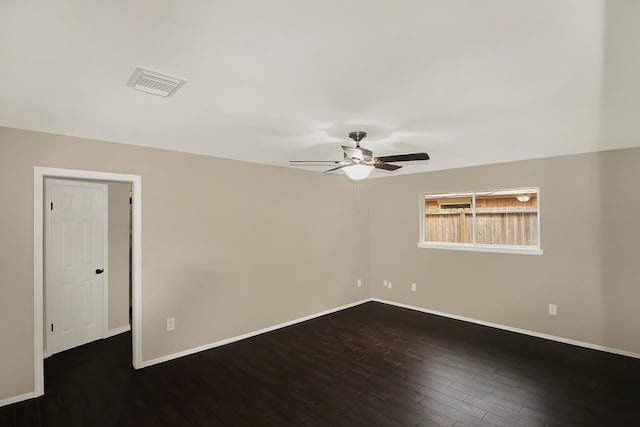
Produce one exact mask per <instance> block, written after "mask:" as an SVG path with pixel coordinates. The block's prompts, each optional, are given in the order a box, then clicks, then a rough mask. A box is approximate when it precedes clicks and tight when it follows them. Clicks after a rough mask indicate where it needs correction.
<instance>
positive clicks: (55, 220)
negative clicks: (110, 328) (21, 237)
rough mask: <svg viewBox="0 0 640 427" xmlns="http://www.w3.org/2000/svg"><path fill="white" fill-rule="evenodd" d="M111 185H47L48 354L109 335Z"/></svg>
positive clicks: (54, 182)
mask: <svg viewBox="0 0 640 427" xmlns="http://www.w3.org/2000/svg"><path fill="white" fill-rule="evenodd" d="M107 188H108V187H107V185H106V184H96V183H86V182H77V181H65V180H53V179H51V180H47V197H48V200H47V206H48V208H49V212H48V215H47V217H46V218H47V221H46V226H47V232H46V238H45V239H46V242H45V246H46V256H47V259H46V274H45V278H46V284H45V298H46V310H47V311H46V326H45V331H46V335H45V336H46V349H47V353H48V354H50V355H51V354H55V353H58V352H60V351H64V350H67V349H69V348H73V347H77V346H79V345H83V344H86V343H88V342H91V341H95V340H97V339H100V338H103V336H104V314H105V311H104V310H105V308H104V307H105V304H106V300H105V298H104V294H105V292H104V291H105V286H106V283H105V279H104V277H105V276H104V275H103V274H96V269H102V268H105V267H106V265H105V263H106V243H107V227H106V225H107V191H108V190H107Z"/></svg>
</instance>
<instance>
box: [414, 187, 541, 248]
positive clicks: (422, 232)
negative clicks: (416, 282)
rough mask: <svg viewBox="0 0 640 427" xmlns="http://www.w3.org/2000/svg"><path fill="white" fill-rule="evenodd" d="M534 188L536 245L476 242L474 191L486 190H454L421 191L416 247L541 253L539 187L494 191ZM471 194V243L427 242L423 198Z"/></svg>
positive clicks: (529, 188)
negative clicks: (536, 224) (438, 191)
mask: <svg viewBox="0 0 640 427" xmlns="http://www.w3.org/2000/svg"><path fill="white" fill-rule="evenodd" d="M533 190H535V192H536V204H537V205H536V209H537V213H538V215H537V220H538V245H537V246H518V245H486V244H478V243H476V193H487V192H488V191H456V192H451V193H423V194H420V205H419V206H420V208H419V209H418V212H419V214H420V221H419V224H420V227H419V228H420V229H419V233H420V234H419V237H418V247H419V248H423V249H446V250H454V251H472V252H497V253H505V254H521V255H542V247H541V241H540V222H541V221H540V214H541V212H540V187H527V188H505V189H500V190H495V191H496V192H509V193H512V192H513V193H518V192H529V191H533ZM469 193H470V194H471V209H472V214H473V221H472V224H473V242H471V243H449V242H427V241H426V240H425V232H426V224H425V221H426V212H425V204H426V203H425V200H426V198H427V196H449V195H455V194H469Z"/></svg>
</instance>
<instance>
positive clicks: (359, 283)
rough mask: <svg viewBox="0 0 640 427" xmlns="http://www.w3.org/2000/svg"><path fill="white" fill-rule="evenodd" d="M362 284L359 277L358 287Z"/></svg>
mask: <svg viewBox="0 0 640 427" xmlns="http://www.w3.org/2000/svg"><path fill="white" fill-rule="evenodd" d="M361 286H362V280H360V279H358V287H361Z"/></svg>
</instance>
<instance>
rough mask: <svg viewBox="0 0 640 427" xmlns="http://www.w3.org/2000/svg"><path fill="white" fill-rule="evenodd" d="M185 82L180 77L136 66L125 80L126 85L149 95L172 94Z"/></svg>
mask: <svg viewBox="0 0 640 427" xmlns="http://www.w3.org/2000/svg"><path fill="white" fill-rule="evenodd" d="M186 82H187V81H186V80H185V79H182V78H180V77H176V76H171V75H169V74H164V73H160V72H158V71H154V70H150V69H148V68H142V67H137V68H136V69H135V71H134V72H133V74H132V75H131V78H130V79H129V81H128V82H127V86H131V87H132V88H134V89H135V90H139V91H141V92H145V93H150V94H151V95H158V96H172V95H173V94H174V93H175V92H176V91H177V90H178V89H180V88H181V87H182V86H183V85H184V84H185V83H186Z"/></svg>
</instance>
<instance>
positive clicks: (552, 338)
mask: <svg viewBox="0 0 640 427" xmlns="http://www.w3.org/2000/svg"><path fill="white" fill-rule="evenodd" d="M370 300H371V301H374V302H379V303H383V304H389V305H393V306H396V307H401V308H407V309H409V310H415V311H420V312H422V313H427V314H434V315H436V316H441V317H447V318H449V319H455V320H462V321H464V322H469V323H475V324H477V325H482V326H489V327H491V328H496V329H502V330H505V331H509V332H515V333H518V334H523V335H529V336H532V337H536V338H543V339H546V340H550V341H557V342H561V343H564V344H570V345H575V346H578V347H584V348H589V349H592V350H599V351H604V352H607V353H613V354H619V355H621V356H627V357H633V358H635V359H640V354H638V353H633V352H630V351H626V350H619V349H617V348H612V347H605V346H603V345H598V344H591V343H588V342H584V341H577V340H572V339H570V338H564V337H558V336H555V335H548V334H543V333H540V332H534V331H529V330H527V329H520V328H513V327H511V326H506V325H501V324H499V323H492V322H485V321H484V320H477V319H472V318H470V317H464V316H458V315H456V314H449V313H444V312H442V311H435V310H430V309H428V308H422V307H416V306H414V305H409V304H403V303H400V302H393V301H388V300H384V299H380V298H371V299H370Z"/></svg>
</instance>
